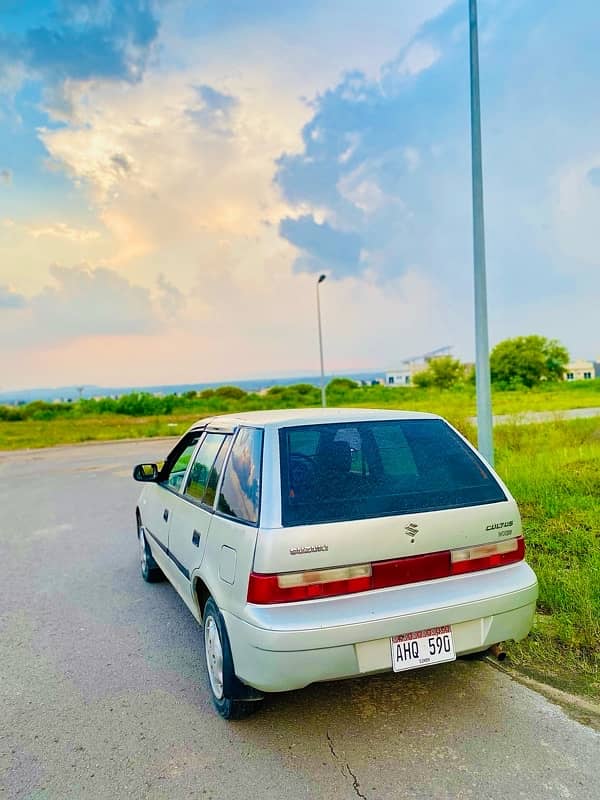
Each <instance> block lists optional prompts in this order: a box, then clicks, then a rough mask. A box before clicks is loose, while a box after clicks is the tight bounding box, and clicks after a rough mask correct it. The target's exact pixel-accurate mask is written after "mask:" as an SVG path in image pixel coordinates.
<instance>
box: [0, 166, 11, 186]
mask: <svg viewBox="0 0 600 800" xmlns="http://www.w3.org/2000/svg"><path fill="white" fill-rule="evenodd" d="M12 178H13V174H12V170H10V169H0V185H2V184H4V185H5V186H10V184H11V183H12Z"/></svg>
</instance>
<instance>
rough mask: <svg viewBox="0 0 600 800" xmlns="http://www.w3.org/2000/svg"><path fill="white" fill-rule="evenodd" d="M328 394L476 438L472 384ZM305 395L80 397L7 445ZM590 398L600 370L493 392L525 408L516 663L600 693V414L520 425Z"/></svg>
mask: <svg viewBox="0 0 600 800" xmlns="http://www.w3.org/2000/svg"><path fill="white" fill-rule="evenodd" d="M329 399H330V401H331V405H334V404H335V405H356V406H373V407H384V408H412V409H415V410H426V411H432V412H437V413H441V414H443V415H444V416H446V417H447V418H449V419H450V420H451V421H452V422H453V423H454V424H455V425H456V426H457V427H458V428H459V429H460V430H461V431H462V432H463V433H464V434H465V435H467V436H468V437H469V438H470V439H471V441H474V440H475V433H476V432H475V428H474V426H473V424H472V423H471V422H469V417H471V416H472V415H474V413H475V399H474V393H473V391H470V390H466V389H463V390H458V391H457V390H448V391H445V392H440V391H434V390H416V389H388V388H386V387H367V388H365V389H352V390H350V391H340V392H337V393H336V392H332V393H331V397H330V398H329ZM299 400H301V401H302V403H301V402H299ZM300 404H306V405H318V404H319V397H318V393H316V392H312V393H311V392H308V391H307V392H304V393H303V394H302V395H301V397H299V396H298V394H297V393H296V394H294V392H293V391H287V390H286V391H281V392H275V393H272V394H271V395H268V396H266V397H264V396H260V397H259V396H257V395H247V396H245V397H243V398H239V397H238V398H237V399H236V398H232V397H229V398H227V397H223V396H222V397H216V398H215V397H212V396H211V397H210V398H207V399H205V400H200V399H199V400H198V401H193V400H192V401H190V403H188V407H187V408H185V410H183V409H173V413H171V414H168V415H167V414H158V415H152V414H150V415H133V414H130V413H126V414H124V413H121V414H116V413H102V414H83V415H79V414H78V413H77V409H76V408H75V409H73V410H72V411H68V415H67V414H65V415H64V416H56V417H55V418H53V419H46V420H44V419H35V418H29V419H24V420H21V421H12V422H9V421H0V449H18V448H23V447H50V446H52V445H56V444H67V443H78V442H85V441H91V440H103V439H104V440H110V439H122V438H137V437H143V436H168V435H177V434H180V433H182V432H183V431H184V430H185V429H186V428H187V427H189V425H190V424H191V423H192V422H193V421H194V420H196V419H198V418H199V417H202V416H208V415H211V414H214V413H219V412H226V411H234V410H237V409H238V408H240V407H242V408H244V409H246V410H248V409H251V408H260V407H271V408H274V407H293V406H297V405H300ZM190 406H191V407H190ZM590 406H600V380H596V381H591V382H590V383H587V384H583V383H582V384H580V385H569V384H560V385H556V386H548V387H544V388H543V389H541V390H537V391H522V392H497V393H495V394H494V412H495V413H497V414H507V413H508V414H515V415H516V417H515V422H514V424H508V425H506V424H504V425H500V426H497V427H496V428H495V444H496V468H497V470H498V472H499V473H500V475H501V476H502V477H503V479H504V480H505V481H506V483H507V484H508V486H509V487H510V489H511V491H512V492H513V494H514V495H515V497H516V499H517V502H518V503H519V506H520V509H521V513H522V516H523V524H524V531H525V536H526V541H527V548H528V550H527V558H528V560H529V562H530V563H531V565H532V566H533V568H534V569H535V570H536V573H537V575H538V578H539V582H540V597H539V602H538V613H537V614H536V619H535V624H534V628H533V631H532V633H531V635H530V636H529V637H528V639H526V640H525V641H524V642H522V643H519V644H510V645H509V646H508V652H509V655H510V657H511V660H512V663H513V665H514V666H515V667H517V668H518V669H520V670H521V671H522V672H524V673H526V674H529V675H531V676H532V677H535V678H537V679H538V680H542V681H545V682H547V683H551V684H553V685H556V686H558V687H559V688H563V689H567V690H570V691H574V692H577V693H580V694H584V695H588V696H590V697H593V698H596V699H600V417H597V418H591V419H580V420H571V421H561V420H559V419H557V420H555V421H553V422H546V423H542V424H528V425H520V424H517V422H518V415H520V414H522V413H523V412H526V411H540V410H549V411H557V412H559V411H560V410H562V409H567V408H582V407H590ZM44 413H46V412H44ZM38 416H39V415H38ZM167 447H168V445H165V449H167Z"/></svg>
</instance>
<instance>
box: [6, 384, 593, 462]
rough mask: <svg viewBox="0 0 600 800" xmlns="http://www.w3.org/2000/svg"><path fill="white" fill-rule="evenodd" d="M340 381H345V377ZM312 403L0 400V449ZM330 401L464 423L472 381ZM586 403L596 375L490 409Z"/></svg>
mask: <svg viewBox="0 0 600 800" xmlns="http://www.w3.org/2000/svg"><path fill="white" fill-rule="evenodd" d="M341 383H342V384H347V382H345V381H342V382H341ZM228 389H229V391H228ZM235 392H238V393H239V394H238V395H236V394H235ZM132 397H134V396H132ZM318 405H320V394H319V392H318V390H317V389H315V388H314V387H311V386H306V385H303V386H299V387H274V388H273V389H271V390H269V392H267V393H266V394H262V395H258V394H246V393H244V392H241V391H240V390H234V391H232V390H231V387H224V389H223V394H220V393H219V392H218V391H217V392H203V393H201V394H200V395H199V396H197V397H187V396H183V397H174V396H172V397H167V398H153V397H150V396H144V395H138V396H137V400H136V401H135V402H134V401H132V402H127V398H122V400H121V401H119V402H118V403H117V402H115V401H106V402H104V401H99V402H96V401H84V402H83V403H82V404H79V403H72V404H63V405H54V404H35V403H32V404H30V405H29V406H24V407H23V408H22V409H20V408H17V409H6V408H5V407H4V408H5V411H6V415H9V414H22V415H23V416H24V417H25V418H23V419H14V420H13V419H3V417H2V413H1V412H2V409H3V407H2V406H0V450H12V449H18V448H24V447H52V446H54V445H57V444H76V443H79V442H87V441H94V440H107V439H125V438H137V437H145V436H165V435H169V434H173V435H177V434H180V433H182V432H183V431H184V430H185V429H186V428H187V427H188V426H189V425H190V424H191V423H192V422H194V421H195V420H196V419H199V418H201V417H205V416H212V415H213V414H222V413H228V412H236V411H250V410H256V409H262V408H296V407H300V406H318ZM328 405H330V406H360V407H365V408H369V407H372V408H390V409H391V408H394V409H403V408H404V409H412V410H415V411H430V412H433V413H437V414H442V415H443V416H445V417H447V418H449V419H451V420H452V421H453V422H455V423H458V424H459V426H461V427H462V426H464V425H467V424H468V422H467V421H468V419H469V418H470V417H473V416H474V415H475V413H476V407H475V390H474V388H473V387H472V386H462V387H459V388H456V389H447V390H444V391H440V390H438V389H417V388H391V387H386V386H367V387H356V388H349V387H348V386H347V385H341V386H339V385H338V386H336V385H335V382H334V384H331V385H330V387H329V388H328ZM590 407H600V379H596V380H593V381H578V382H574V383H566V382H564V383H548V384H545V385H542V386H540V387H539V388H537V389H529V390H526V389H521V390H519V391H494V392H493V408H494V413H495V414H511V415H515V417H518V416H519V415H521V414H523V413H526V412H528V411H554V412H556V413H557V415H560V412H561V411H563V410H566V409H571V408H590ZM115 409H118V413H115ZM165 409H166V410H165Z"/></svg>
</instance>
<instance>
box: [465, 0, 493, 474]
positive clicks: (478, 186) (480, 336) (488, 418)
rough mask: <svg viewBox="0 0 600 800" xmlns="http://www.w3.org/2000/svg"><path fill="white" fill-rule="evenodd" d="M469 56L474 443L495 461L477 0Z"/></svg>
mask: <svg viewBox="0 0 600 800" xmlns="http://www.w3.org/2000/svg"><path fill="white" fill-rule="evenodd" d="M469 31H470V57H471V168H472V179H473V266H474V275H475V374H476V381H477V447H478V448H479V452H480V453H481V454H482V455H483V457H484V458H486V459H487V460H488V461H489V463H490V464H493V463H494V438H493V431H492V392H491V385H490V358H489V343H488V320H487V287H486V278H485V229H484V218H483V171H482V163H481V111H480V105H479V46H478V42H477V0H469Z"/></svg>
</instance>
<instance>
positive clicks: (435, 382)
mask: <svg viewBox="0 0 600 800" xmlns="http://www.w3.org/2000/svg"><path fill="white" fill-rule="evenodd" d="M464 380H465V368H464V365H463V364H461V363H460V361H458V359H456V358H452V356H440V357H439V358H432V359H431V361H430V362H429V366H428V367H427V369H424V370H423V371H422V372H417V374H416V375H414V376H413V383H414V384H415V386H420V387H421V388H427V387H429V386H434V387H435V388H436V389H450V387H451V386H456V384H458V383H462V382H463V381H464Z"/></svg>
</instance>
